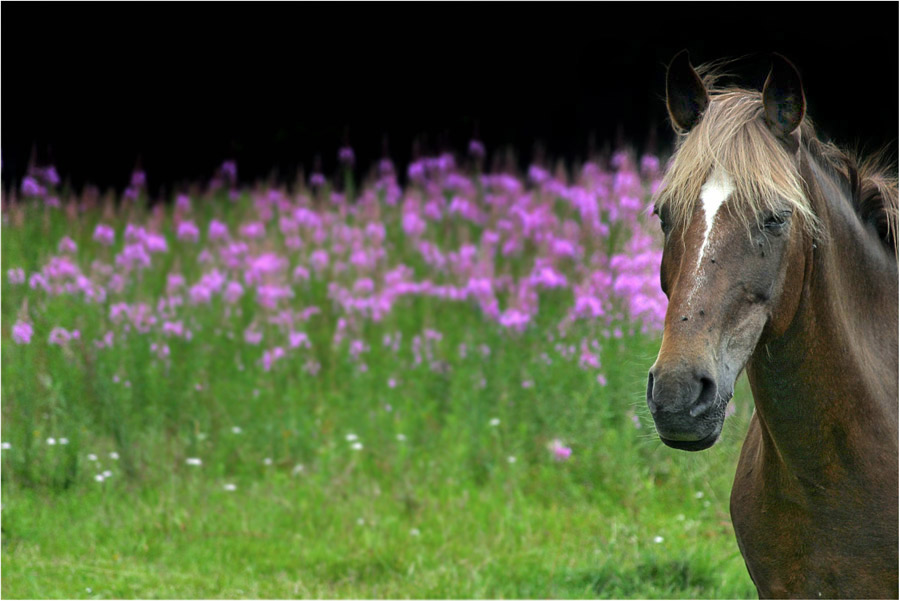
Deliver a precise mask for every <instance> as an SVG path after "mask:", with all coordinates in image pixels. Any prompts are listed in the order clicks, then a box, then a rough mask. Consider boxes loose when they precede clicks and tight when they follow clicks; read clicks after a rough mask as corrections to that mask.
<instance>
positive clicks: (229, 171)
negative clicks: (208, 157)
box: [219, 161, 237, 185]
mask: <svg viewBox="0 0 900 601" xmlns="http://www.w3.org/2000/svg"><path fill="white" fill-rule="evenodd" d="M219 172H220V173H221V174H222V175H223V176H224V177H225V179H227V180H228V182H229V183H231V184H232V185H234V184H235V183H236V182H237V163H236V162H235V161H225V162H224V163H222V166H221V167H219Z"/></svg>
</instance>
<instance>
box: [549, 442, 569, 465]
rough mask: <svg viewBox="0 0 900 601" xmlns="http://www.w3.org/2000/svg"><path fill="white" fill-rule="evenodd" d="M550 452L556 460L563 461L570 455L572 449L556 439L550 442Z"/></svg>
mask: <svg viewBox="0 0 900 601" xmlns="http://www.w3.org/2000/svg"><path fill="white" fill-rule="evenodd" d="M550 453H551V454H552V455H553V458H554V459H556V460H557V461H565V460H567V459H568V458H569V457H571V456H572V449H570V448H569V447H567V446H564V445H563V443H562V442H560V440H559V439H556V440H554V441H553V442H551V443H550Z"/></svg>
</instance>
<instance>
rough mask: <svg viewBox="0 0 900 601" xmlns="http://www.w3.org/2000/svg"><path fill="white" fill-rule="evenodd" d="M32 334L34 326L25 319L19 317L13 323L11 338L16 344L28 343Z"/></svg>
mask: <svg viewBox="0 0 900 601" xmlns="http://www.w3.org/2000/svg"><path fill="white" fill-rule="evenodd" d="M33 334H34V328H33V327H31V324H30V323H28V322H27V321H22V320H21V319H20V320H19V321H17V322H16V323H15V325H13V329H12V339H13V342H15V343H16V344H28V343H29V342H31V336H32V335H33Z"/></svg>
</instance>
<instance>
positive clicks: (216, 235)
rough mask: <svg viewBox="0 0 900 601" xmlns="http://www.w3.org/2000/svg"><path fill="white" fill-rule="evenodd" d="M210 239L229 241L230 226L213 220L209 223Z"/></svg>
mask: <svg viewBox="0 0 900 601" xmlns="http://www.w3.org/2000/svg"><path fill="white" fill-rule="evenodd" d="M209 239H210V240H227V239H228V226H227V225H225V224H224V223H222V222H221V221H218V220H216V219H213V220H212V221H210V222H209Z"/></svg>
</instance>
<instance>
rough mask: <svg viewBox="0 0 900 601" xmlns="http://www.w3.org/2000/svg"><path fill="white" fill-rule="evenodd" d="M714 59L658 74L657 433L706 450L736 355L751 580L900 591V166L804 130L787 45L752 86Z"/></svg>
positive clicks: (790, 587) (740, 507)
mask: <svg viewBox="0 0 900 601" xmlns="http://www.w3.org/2000/svg"><path fill="white" fill-rule="evenodd" d="M716 77H717V75H716V73H715V69H713V68H711V67H709V66H706V67H698V68H697V69H696V70H695V69H694V68H693V67H692V66H691V64H690V62H689V60H688V56H687V53H686V52H682V53H680V54H679V55H677V56H676V57H675V58H674V59H673V60H672V63H671V64H670V65H669V69H668V73H667V81H666V95H667V105H668V109H669V115H670V117H671V120H672V123H673V125H674V127H675V129H676V131H677V133H678V134H679V135H678V145H677V148H676V153H675V155H674V156H673V159H672V162H671V164H670V167H669V170H668V171H667V174H666V176H665V179H664V181H663V183H662V186H661V188H660V191H659V192H658V193H657V198H656V202H655V212H656V213H657V214H658V215H659V217H660V221H661V224H662V229H663V232H664V235H665V249H664V252H663V259H662V265H661V268H660V282H661V284H662V289H663V291H664V292H665V294H666V296H667V297H668V298H669V306H668V310H667V313H666V319H665V328H664V331H663V339H662V346H661V348H660V351H659V357H658V358H657V360H656V363H655V364H654V365H653V367H652V368H651V369H650V377H649V383H648V386H647V404H648V406H649V407H650V411H651V413H652V415H653V419H654V421H655V423H656V428H657V431H658V433H659V436H660V438H661V439H662V441H663V442H664V443H665V444H667V445H668V446H670V447H673V448H676V449H684V450H689V451H699V450H701V449H705V448H708V447H710V446H711V445H713V444H714V443H715V441H716V440H717V438H718V436H719V433H720V432H721V430H722V423H723V419H724V415H725V407H726V405H727V403H728V400H729V399H730V398H731V397H732V395H733V391H734V383H735V379H736V378H737V376H738V375H739V373H740V372H741V371H742V370H744V369H746V372H747V377H748V379H749V381H750V387H751V389H752V391H753V399H754V402H755V405H756V411H755V413H754V415H753V418H752V419H751V422H750V428H749V432H748V434H747V438H746V440H745V441H744V446H743V449H742V451H741V457H740V461H739V463H738V467H737V474H736V476H735V481H734V487H733V489H732V493H731V516H732V521H733V523H734V530H735V534H736V535H737V541H738V546H739V547H740V549H741V553H742V554H743V556H744V560H745V562H746V564H747V568H748V570H749V572H750V576H751V578H752V579H753V582H754V583H755V584H756V587H757V590H758V591H759V594H760V596H761V597H805V598H811V599H814V598H819V597H825V598H843V597H855V598H895V599H896V598H897V597H898V536H897V535H898V522H897V506H898V498H897V497H898V495H897V492H898V488H897V480H898V478H897V476H898V464H897V447H898V437H897V436H898V430H897V412H898V382H897V380H898V343H897V331H898V304H897V303H898V297H897V294H898V279H897V234H896V227H897V183H896V180H895V179H893V178H891V177H888V176H887V175H886V174H885V172H884V170H883V169H881V168H880V167H879V166H878V165H877V164H876V163H875V162H874V161H871V160H870V161H863V162H857V160H856V159H855V158H853V157H851V156H850V155H849V154H848V153H846V152H844V151H842V150H839V149H838V148H837V147H835V146H833V145H831V144H826V143H823V142H821V141H819V140H818V139H817V138H816V135H815V132H814V129H813V126H812V124H811V123H810V120H809V118H808V117H806V115H805V113H806V102H805V97H804V94H803V88H802V85H801V81H800V76H799V74H798V73H797V70H796V69H795V68H794V67H793V65H791V64H790V63H789V62H788V61H787V60H785V59H784V58H782V57H779V56H775V57H774V58H773V66H772V70H771V71H770V73H769V76H768V79H767V80H766V82H765V85H764V87H763V90H762V93H760V92H759V91H754V90H746V89H739V88H721V87H716V86H715V80H716ZM865 97H866V96H865V94H863V95H861V96H860V98H861V100H864V99H865Z"/></svg>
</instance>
